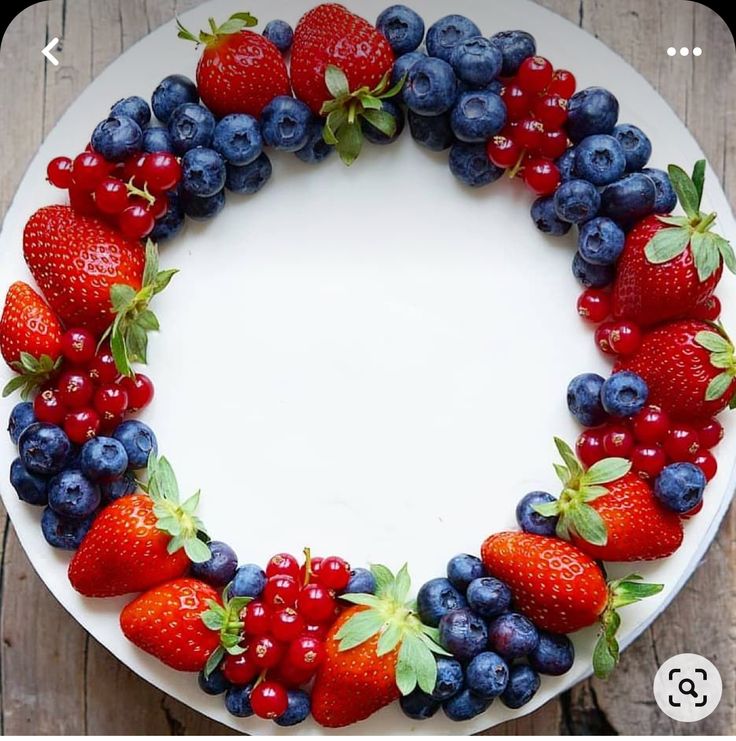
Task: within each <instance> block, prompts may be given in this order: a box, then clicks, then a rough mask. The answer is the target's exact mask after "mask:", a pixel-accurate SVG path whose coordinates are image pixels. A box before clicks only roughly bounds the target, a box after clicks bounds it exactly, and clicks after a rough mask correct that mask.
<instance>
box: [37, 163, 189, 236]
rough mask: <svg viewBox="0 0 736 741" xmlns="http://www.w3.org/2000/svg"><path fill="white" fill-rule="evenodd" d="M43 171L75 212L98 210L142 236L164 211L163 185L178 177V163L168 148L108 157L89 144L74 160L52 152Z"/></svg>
mask: <svg viewBox="0 0 736 741" xmlns="http://www.w3.org/2000/svg"><path fill="white" fill-rule="evenodd" d="M46 175H47V177H48V180H49V182H50V183H51V184H52V185H55V186H56V187H57V188H63V189H64V190H68V191H69V203H70V204H71V206H72V208H73V209H74V210H75V211H77V212H78V213H80V214H83V215H86V216H93V215H97V216H102V217H103V218H105V219H106V220H108V221H109V222H111V223H112V224H113V225H115V226H116V227H117V228H118V229H119V230H120V232H122V234H124V235H125V236H126V237H129V238H130V239H143V238H144V237H147V236H148V235H149V234H150V233H151V232H152V231H153V228H154V226H155V225H156V220H157V219H160V218H162V217H163V216H164V215H165V214H166V211H167V210H168V207H169V204H168V199H167V196H166V191H168V190H171V189H172V188H175V187H176V185H177V184H178V183H179V181H180V180H181V165H180V164H179V160H178V159H177V158H176V157H175V156H174V155H173V154H170V153H168V152H155V153H152V154H137V155H134V156H133V157H131V158H130V159H128V160H126V161H125V162H108V160H106V159H105V158H104V157H103V156H102V155H101V154H98V153H97V152H94V151H91V150H90V149H88V150H87V151H84V152H82V153H81V154H79V155H77V156H76V157H75V158H74V160H73V161H72V160H71V159H69V157H55V158H54V159H52V160H51V162H49V164H48V167H47V168H46Z"/></svg>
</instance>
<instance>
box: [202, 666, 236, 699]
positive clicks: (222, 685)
mask: <svg viewBox="0 0 736 741" xmlns="http://www.w3.org/2000/svg"><path fill="white" fill-rule="evenodd" d="M197 684H198V685H199V689H201V690H202V692H204V693H206V694H208V695H221V694H222V693H223V692H225V691H226V690H227V689H229V688H230V682H228V681H227V679H225V675H224V674H223V673H222V669H215V670H214V671H213V672H210V675H209V677H206V676H205V674H204V671H201V672H200V673H199V674H198V676H197Z"/></svg>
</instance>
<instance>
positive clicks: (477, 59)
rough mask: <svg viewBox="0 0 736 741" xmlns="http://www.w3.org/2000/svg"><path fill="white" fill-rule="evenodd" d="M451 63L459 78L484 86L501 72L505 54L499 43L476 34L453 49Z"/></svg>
mask: <svg viewBox="0 0 736 741" xmlns="http://www.w3.org/2000/svg"><path fill="white" fill-rule="evenodd" d="M450 64H451V65H452V68H453V69H454V70H455V75H456V76H457V78H458V79H459V80H462V81H463V82H466V83H467V84H468V85H471V86H472V87H479V88H484V87H486V86H487V85H490V84H491V82H492V81H493V80H494V79H495V78H496V77H498V75H499V73H500V72H501V66H502V64H503V55H502V54H501V49H500V48H499V47H498V45H497V44H494V43H493V42H491V41H489V40H488V39H486V38H484V37H483V36H474V37H473V38H471V39H468V40H467V41H461V42H460V43H459V44H458V45H457V46H456V47H455V48H454V49H453V50H452V56H451V57H450Z"/></svg>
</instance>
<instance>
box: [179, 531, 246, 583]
mask: <svg viewBox="0 0 736 741" xmlns="http://www.w3.org/2000/svg"><path fill="white" fill-rule="evenodd" d="M209 547H210V554H211V555H210V557H209V559H207V560H206V561H203V562H202V563H193V564H192V565H191V567H190V570H189V571H190V573H191V575H192V576H193V577H195V578H196V579H199V580H201V581H203V582H206V583H207V584H211V585H212V586H213V587H224V586H225V585H226V584H229V583H230V582H231V581H232V579H233V577H234V576H235V570H236V569H237V568H238V556H237V554H236V553H235V551H234V550H233V549H232V548H231V547H230V546H229V545H228V544H227V543H223V542H222V541H220V540H211V541H210V542H209Z"/></svg>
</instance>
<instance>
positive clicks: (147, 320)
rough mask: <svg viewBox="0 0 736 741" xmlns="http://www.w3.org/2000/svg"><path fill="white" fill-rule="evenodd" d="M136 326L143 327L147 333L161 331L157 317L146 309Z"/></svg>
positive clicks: (137, 320) (140, 315)
mask: <svg viewBox="0 0 736 741" xmlns="http://www.w3.org/2000/svg"><path fill="white" fill-rule="evenodd" d="M136 324H138V326H140V327H142V328H143V329H144V330H145V331H146V332H157V331H158V330H159V329H160V326H159V323H158V319H157V318H156V315H155V314H154V313H153V312H152V311H151V310H150V309H144V310H143V311H142V312H141V313H140V314H138V318H137V319H136Z"/></svg>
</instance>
